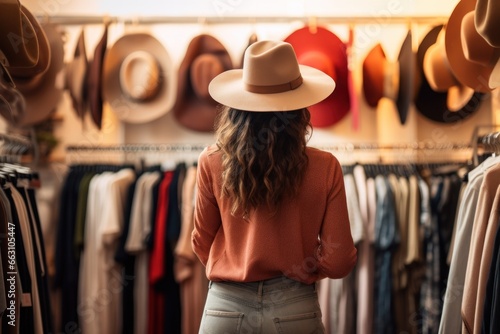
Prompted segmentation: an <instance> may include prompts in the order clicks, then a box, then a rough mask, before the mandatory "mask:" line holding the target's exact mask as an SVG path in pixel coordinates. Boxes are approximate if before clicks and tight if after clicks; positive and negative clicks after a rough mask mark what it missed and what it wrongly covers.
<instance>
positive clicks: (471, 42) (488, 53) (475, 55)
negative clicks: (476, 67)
mask: <svg viewBox="0 0 500 334" xmlns="http://www.w3.org/2000/svg"><path fill="white" fill-rule="evenodd" d="M460 37H461V39H462V48H463V51H464V55H465V58H466V59H467V60H470V61H472V62H475V63H478V64H481V65H485V66H487V65H491V64H492V63H493V60H494V55H493V47H492V46H491V45H489V44H488V42H486V41H485V40H484V38H483V37H482V36H481V35H479V33H478V32H477V30H476V26H475V25H474V11H470V12H468V13H467V14H465V15H464V17H463V19H462V25H461V32H460Z"/></svg>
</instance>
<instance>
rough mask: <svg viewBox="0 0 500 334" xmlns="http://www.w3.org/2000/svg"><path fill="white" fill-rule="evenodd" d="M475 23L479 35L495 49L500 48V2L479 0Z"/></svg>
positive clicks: (496, 0)
mask: <svg viewBox="0 0 500 334" xmlns="http://www.w3.org/2000/svg"><path fill="white" fill-rule="evenodd" d="M474 23H475V26H476V29H477V31H478V33H479V34H480V35H481V36H482V37H483V38H484V39H485V40H486V41H487V42H488V43H489V44H490V45H491V46H493V47H496V48H500V34H499V33H498V32H499V31H500V2H499V1H498V0H477V3H476V7H475V12H474Z"/></svg>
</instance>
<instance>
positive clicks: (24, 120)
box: [13, 24, 64, 127]
mask: <svg viewBox="0 0 500 334" xmlns="http://www.w3.org/2000/svg"><path fill="white" fill-rule="evenodd" d="M41 28H42V29H43V31H44V33H45V35H46V36H47V40H48V41H49V47H50V55H51V56H50V64H49V67H48V68H47V70H46V71H45V72H43V73H41V74H37V75H34V76H32V77H30V78H18V77H14V76H13V79H14V82H15V83H16V86H17V88H18V89H19V91H20V92H21V93H22V94H23V96H24V98H25V100H26V111H25V113H24V114H23V115H22V117H21V118H20V119H19V120H18V121H17V122H16V124H15V125H16V126H18V127H24V126H29V125H33V124H36V123H39V122H41V121H43V120H45V119H47V118H48V117H49V116H50V114H52V113H53V112H54V111H55V109H56V108H57V105H58V103H59V101H60V99H61V97H62V93H63V90H64V75H63V73H64V71H63V68H64V42H63V39H62V31H61V29H60V27H59V26H57V25H55V24H43V25H41Z"/></svg>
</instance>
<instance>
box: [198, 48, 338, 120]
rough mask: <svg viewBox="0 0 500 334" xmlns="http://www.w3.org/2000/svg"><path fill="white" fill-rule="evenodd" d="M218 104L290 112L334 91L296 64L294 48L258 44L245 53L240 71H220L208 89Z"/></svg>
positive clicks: (327, 79)
mask: <svg viewBox="0 0 500 334" xmlns="http://www.w3.org/2000/svg"><path fill="white" fill-rule="evenodd" d="M208 89H209V93H210V95H211V96H212V97H213V98H214V100H216V101H217V102H219V103H221V104H223V105H225V106H228V107H231V108H235V109H239V110H246V111H256V112H277V111H290V110H297V109H301V108H306V107H309V106H312V105H314V104H316V103H318V102H320V101H322V100H323V99H325V98H326V97H328V96H329V95H330V94H331V93H332V92H333V90H334V89H335V82H334V81H333V79H332V78H331V77H330V76H328V75H327V74H325V73H324V72H322V71H320V70H318V69H315V68H313V67H310V66H306V65H299V64H298V62H297V57H296V55H295V52H294V50H293V47H292V46H291V45H290V44H289V43H286V42H282V41H259V42H255V43H254V44H252V45H250V46H249V47H248V48H247V50H246V51H245V55H244V65H243V69H235V70H229V71H226V72H223V73H221V74H219V75H218V76H216V77H215V78H214V79H213V80H212V81H211V82H210V85H209V87H208Z"/></svg>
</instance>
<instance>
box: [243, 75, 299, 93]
mask: <svg viewBox="0 0 500 334" xmlns="http://www.w3.org/2000/svg"><path fill="white" fill-rule="evenodd" d="M302 82H303V80H302V76H301V75H299V77H298V78H296V79H293V80H292V81H290V82H287V83H284V84H279V85H270V86H259V85H252V84H245V88H246V90H247V91H249V92H252V93H257V94H276V93H283V92H286V91H289V90H294V89H296V88H298V87H299V86H300V85H302Z"/></svg>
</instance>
